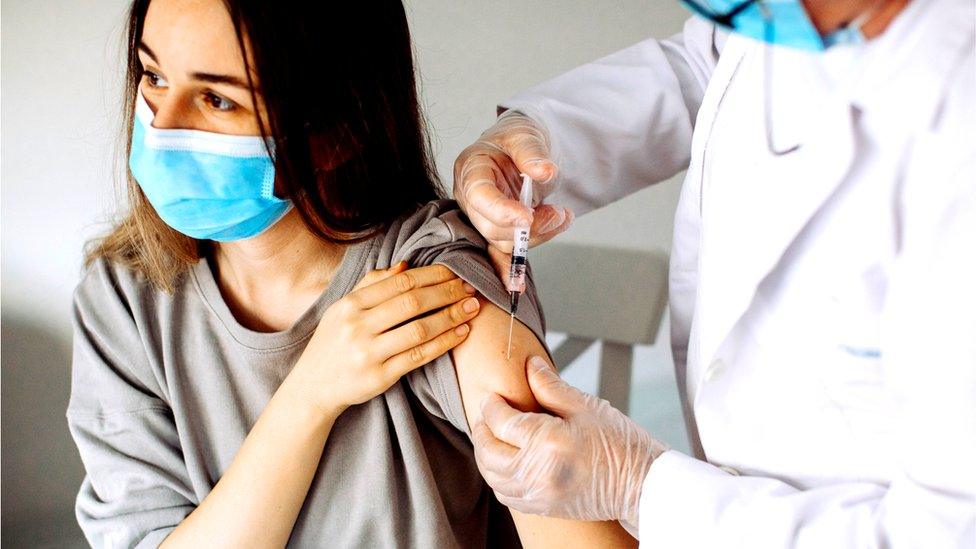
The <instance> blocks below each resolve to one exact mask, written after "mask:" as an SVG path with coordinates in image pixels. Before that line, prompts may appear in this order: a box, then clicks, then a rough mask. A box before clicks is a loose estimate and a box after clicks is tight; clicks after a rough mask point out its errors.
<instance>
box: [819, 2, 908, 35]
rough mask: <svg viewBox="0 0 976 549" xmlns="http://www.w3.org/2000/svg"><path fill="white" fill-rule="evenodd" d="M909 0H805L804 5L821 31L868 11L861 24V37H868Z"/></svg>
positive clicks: (881, 30) (903, 7)
mask: <svg viewBox="0 0 976 549" xmlns="http://www.w3.org/2000/svg"><path fill="white" fill-rule="evenodd" d="M909 1H910V0H845V1H843V2H838V1H837V0H804V1H803V5H804V7H806V9H807V13H808V14H809V15H810V20H811V21H812V22H813V24H814V26H816V27H817V30H818V31H820V34H827V33H829V32H831V31H835V30H837V29H839V28H841V27H843V26H844V25H847V24H849V23H850V22H851V21H853V20H855V19H857V18H858V17H860V16H862V15H864V14H865V13H867V14H868V15H867V20H866V21H864V22H863V24H861V32H862V33H863V34H864V38H867V39H871V38H874V37H876V36H878V35H879V34H881V33H882V32H884V30H885V29H886V28H888V25H890V24H891V22H892V21H894V19H895V17H897V16H898V14H899V13H901V11H902V10H903V9H905V6H907V5H908V2H909Z"/></svg>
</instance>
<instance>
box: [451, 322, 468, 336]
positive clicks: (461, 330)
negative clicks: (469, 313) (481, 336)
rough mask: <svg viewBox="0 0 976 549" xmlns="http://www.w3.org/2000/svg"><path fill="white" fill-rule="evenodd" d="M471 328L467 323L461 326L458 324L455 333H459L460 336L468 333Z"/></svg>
mask: <svg viewBox="0 0 976 549" xmlns="http://www.w3.org/2000/svg"><path fill="white" fill-rule="evenodd" d="M470 329H471V328H470V327H469V326H468V325H467V324H462V325H460V326H458V327H457V328H455V329H454V333H455V334H457V335H459V336H463V335H465V334H467V333H468V330H470Z"/></svg>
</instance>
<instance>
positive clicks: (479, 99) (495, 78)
mask: <svg viewBox="0 0 976 549" xmlns="http://www.w3.org/2000/svg"><path fill="white" fill-rule="evenodd" d="M407 4H408V12H409V14H410V17H411V22H412V28H413V33H414V38H415V41H416V53H417V56H418V59H419V67H420V71H421V73H422V93H423V97H424V101H425V103H426V106H427V112H428V116H429V119H430V121H431V123H432V128H433V131H434V137H435V144H436V150H437V161H438V164H439V166H440V171H441V173H442V176H443V177H444V180H445V181H446V182H449V181H450V169H451V165H452V162H453V159H454V156H455V155H456V154H457V153H458V152H459V151H460V150H461V149H462V148H463V147H464V146H466V145H467V144H468V143H469V142H471V141H472V140H473V139H475V138H476V137H477V135H478V134H479V133H480V132H481V130H482V129H483V128H484V127H486V126H487V125H488V124H490V123H491V121H492V119H493V117H494V108H495V107H494V105H495V103H496V102H497V101H499V100H501V99H503V98H505V97H507V96H510V95H512V94H514V93H515V92H516V91H518V90H519V89H521V88H524V87H526V86H529V85H531V84H533V83H536V82H539V81H541V80H544V79H546V78H547V77H550V76H554V75H556V74H558V73H560V72H561V71H564V70H567V69H569V68H572V67H573V66H575V65H577V64H580V63H583V62H585V61H588V60H591V59H595V58H597V57H599V56H602V55H604V54H607V53H609V52H612V51H614V50H616V49H619V48H622V47H624V46H627V45H629V44H631V43H633V42H636V41H638V40H640V39H642V38H644V37H646V36H651V35H655V36H665V35H668V34H671V33H673V32H675V31H676V30H677V29H679V28H680V24H681V21H682V20H683V19H684V17H685V14H684V13H683V11H682V10H681V9H680V8H679V7H678V4H677V2H674V1H672V0H657V1H652V0H618V1H614V2H609V1H589V0H572V1H570V0H534V1H531V2H527V1H525V0H504V1H501V0H493V1H490V2H488V1H475V0H465V1H460V0H416V1H409V2H407ZM126 8H127V2H124V1H121V0H71V1H67V0H60V1H59V0H6V1H5V2H3V4H2V16H0V22H2V31H0V35H2V90H0V96H2V151H0V152H2V161H0V178H2V196H0V204H2V216H0V218H2V323H3V341H2V350H3V353H2V361H3V365H2V372H3V374H2V375H3V383H2V402H3V429H2V444H3V450H4V451H3V453H2V456H3V457H2V459H3V463H2V470H3V479H2V480H3V509H2V514H3V541H4V542H10V543H12V544H13V545H17V544H18V540H24V539H31V540H32V543H31V544H32V545H43V544H44V536H47V537H48V538H49V539H51V540H55V539H59V537H60V536H61V535H62V533H61V531H60V530H59V528H60V527H65V528H69V529H71V528H73V526H72V524H71V522H72V519H71V504H72V501H71V500H72V498H73V495H74V492H75V490H76V488H77V485H78V482H79V481H80V475H81V466H80V463H79V462H78V460H77V455H76V453H75V450H74V447H73V445H72V443H71V441H70V439H69V438H68V434H67V429H66V427H65V424H64V415H63V412H64V408H65V405H66V402H67V391H68V382H69V359H70V299H71V291H72V288H73V287H74V285H75V283H76V282H77V280H78V275H79V272H80V261H81V248H82V244H83V242H84V241H85V240H86V239H87V238H88V237H90V236H92V235H94V234H97V233H98V232H99V226H98V225H97V224H98V222H99V221H104V220H105V219H106V217H107V216H108V215H109V214H110V212H112V210H113V204H114V199H115V192H114V183H113V181H114V177H113V160H114V158H113V151H114V149H115V145H116V140H117V135H118V134H119V128H118V120H119V104H120V100H119V97H118V94H119V92H118V90H119V89H120V84H121V80H122V63H121V57H120V53H119V45H120V43H121V35H122V31H123V17H124V15H123V14H124V12H125V9H126ZM676 193H677V184H676V183H675V182H669V183H666V184H662V185H660V186H659V187H658V188H655V189H650V190H648V191H644V192H642V193H638V195H636V196H634V197H632V198H630V199H626V200H624V201H621V202H619V203H617V204H615V205H613V206H611V207H609V208H607V209H606V210H603V211H600V212H596V213H594V214H591V215H590V216H587V217H585V218H582V219H580V220H578V222H577V224H576V226H575V227H574V229H572V230H571V231H570V233H569V234H568V235H566V236H565V237H564V238H565V239H566V240H571V241H576V242H587V243H598V244H599V243H612V244H614V245H620V246H626V247H632V248H633V247H650V246H661V247H667V246H668V244H669V242H670V234H671V229H670V226H671V220H672V208H673V203H674V201H675V197H676ZM592 355H593V353H591V354H590V355H589V358H586V359H585V361H588V363H590V364H591V363H592V359H593V356H592ZM637 357H638V359H637V360H638V364H637V369H636V372H635V380H637V381H641V380H643V381H642V382H648V380H650V382H653V383H657V384H658V385H656V387H659V388H661V389H660V391H661V394H662V398H661V399H655V400H654V401H653V402H652V403H651V404H650V407H649V408H648V407H645V408H644V409H643V410H644V412H640V413H644V414H645V416H646V417H644V419H643V421H644V422H645V423H648V424H651V425H653V424H654V422H659V423H660V425H661V429H664V430H667V429H670V428H671V425H672V424H673V423H674V421H673V420H674V418H673V417H671V416H672V415H673V414H674V412H675V409H674V405H673V402H671V401H669V400H668V399H671V398H673V395H671V394H670V393H667V390H666V389H665V388H666V387H668V383H671V382H670V381H669V379H670V378H669V377H668V376H669V375H670V374H669V373H668V360H669V359H668V356H667V353H666V352H663V351H662V349H661V348H660V346H657V347H655V348H647V349H642V350H640V351H639V352H638V355H637ZM586 368H587V367H586V366H585V365H583V366H578V367H574V368H573V369H572V370H571V371H570V372H569V373H568V376H569V377H570V378H571V379H573V380H574V381H575V382H577V383H578V384H580V385H582V386H584V387H585V388H591V385H588V384H591V383H592V375H591V374H590V373H588V370H586ZM638 385H639V384H638ZM662 402H664V403H665V404H661V403H662ZM638 410H639V407H638V406H635V414H637V413H639V412H638ZM675 432H678V431H675ZM679 444H680V442H679ZM29 521H34V523H35V524H36V523H37V521H44V522H46V524H47V526H46V527H45V528H44V529H43V530H39V531H36V532H35V531H30V530H27V529H26V528H27V526H25V524H28V522H29ZM63 525H67V526H63ZM37 536H40V537H37ZM52 543H54V542H52Z"/></svg>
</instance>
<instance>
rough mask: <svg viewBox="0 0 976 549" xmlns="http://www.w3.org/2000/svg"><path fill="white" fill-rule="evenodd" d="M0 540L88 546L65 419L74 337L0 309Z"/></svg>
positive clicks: (79, 470) (78, 471)
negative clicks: (0, 520)
mask: <svg viewBox="0 0 976 549" xmlns="http://www.w3.org/2000/svg"><path fill="white" fill-rule="evenodd" d="M0 322H2V325H3V329H2V342H0V343H2V348H3V354H2V372H3V379H2V395H0V398H2V403H3V404H2V407H3V409H2V417H3V428H2V445H3V455H2V468H3V505H2V513H3V527H2V544H3V546H4V547H5V548H8V547H86V546H87V544H86V543H85V539H84V536H83V535H82V533H81V530H80V529H79V527H78V523H77V522H76V521H75V518H74V499H75V494H76V493H77V491H78V487H79V486H80V485H81V480H82V477H83V476H84V468H83V467H82V464H81V460H80V459H79V457H78V451H77V450H76V448H75V445H74V442H73V441H72V440H71V435H70V434H69V432H68V424H67V421H66V420H65V417H64V412H65V409H66V408H67V405H68V395H69V390H70V386H71V342H70V341H68V340H66V339H65V338H64V337H63V336H61V335H59V334H56V333H54V332H53V331H52V330H50V329H48V328H45V327H43V326H40V325H37V324H36V323H34V322H30V321H28V320H25V319H24V318H22V317H20V316H18V315H16V314H15V313H12V312H11V313H8V312H7V311H6V310H5V311H4V314H3V317H2V320H0Z"/></svg>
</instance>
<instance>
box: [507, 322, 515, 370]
mask: <svg viewBox="0 0 976 549" xmlns="http://www.w3.org/2000/svg"><path fill="white" fill-rule="evenodd" d="M514 325H515V313H512V318H511V319H509V321H508V358H509V359H511V358H512V326H514Z"/></svg>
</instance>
